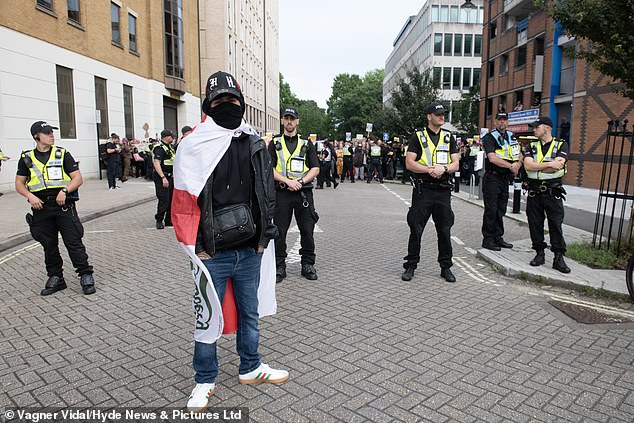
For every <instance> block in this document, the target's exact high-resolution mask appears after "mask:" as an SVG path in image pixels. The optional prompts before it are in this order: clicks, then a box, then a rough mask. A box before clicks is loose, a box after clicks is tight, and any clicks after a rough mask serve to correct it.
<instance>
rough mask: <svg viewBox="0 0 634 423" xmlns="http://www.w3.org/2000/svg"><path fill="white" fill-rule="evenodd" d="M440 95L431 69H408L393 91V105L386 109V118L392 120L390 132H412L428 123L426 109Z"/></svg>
mask: <svg viewBox="0 0 634 423" xmlns="http://www.w3.org/2000/svg"><path fill="white" fill-rule="evenodd" d="M438 97H439V90H438V88H437V85H436V84H434V82H433V78H432V72H431V69H427V70H425V71H424V72H422V73H421V72H420V71H419V70H418V68H413V69H408V70H407V72H406V76H405V78H402V79H400V80H399V81H398V83H397V87H396V89H395V90H394V92H393V93H392V98H391V101H390V103H391V106H390V107H388V108H387V109H386V110H385V111H384V119H385V120H386V121H388V122H390V124H389V127H388V130H389V132H391V133H395V134H411V133H412V132H413V131H414V129H415V128H420V127H422V126H424V125H426V124H427V116H426V115H425V109H427V106H429V104H431V103H432V102H434V101H437V100H438Z"/></svg>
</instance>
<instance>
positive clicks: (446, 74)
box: [442, 68, 451, 90]
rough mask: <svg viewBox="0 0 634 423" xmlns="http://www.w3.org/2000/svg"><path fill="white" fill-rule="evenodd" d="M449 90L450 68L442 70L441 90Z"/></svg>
mask: <svg viewBox="0 0 634 423" xmlns="http://www.w3.org/2000/svg"><path fill="white" fill-rule="evenodd" d="M450 88H451V68H443V69H442V89H443V90H448V89H450Z"/></svg>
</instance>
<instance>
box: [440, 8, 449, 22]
mask: <svg viewBox="0 0 634 423" xmlns="http://www.w3.org/2000/svg"><path fill="white" fill-rule="evenodd" d="M440 22H449V6H440Z"/></svg>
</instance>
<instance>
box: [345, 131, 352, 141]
mask: <svg viewBox="0 0 634 423" xmlns="http://www.w3.org/2000/svg"><path fill="white" fill-rule="evenodd" d="M346 141H352V132H346Z"/></svg>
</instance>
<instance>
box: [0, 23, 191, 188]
mask: <svg viewBox="0 0 634 423" xmlns="http://www.w3.org/2000/svg"><path fill="white" fill-rule="evenodd" d="M0 57H2V60H0V148H1V149H2V151H3V152H4V153H5V154H6V155H8V156H10V157H11V160H10V161H6V162H4V163H3V165H2V170H1V171H0V192H6V191H12V190H13V189H14V188H13V181H14V179H15V170H16V167H17V159H18V157H19V155H20V152H21V151H23V150H28V149H31V148H33V147H34V142H33V139H32V138H31V133H30V131H29V130H30V128H31V124H32V123H33V122H35V121H37V120H44V121H47V122H48V123H50V124H51V125H53V126H59V113H58V108H57V80H56V70H55V66H56V65H60V66H64V67H67V68H70V69H73V88H74V101H75V127H76V130H77V138H76V139H59V137H60V134H59V131H56V132H55V136H56V144H57V145H60V146H62V147H65V148H67V149H68V150H69V151H70V152H71V154H72V155H73V157H75V159H76V160H79V161H81V171H82V174H83V175H84V177H88V178H90V177H97V176H98V174H99V173H98V167H97V166H98V159H97V126H96V118H95V80H94V77H95V76H98V77H100V78H104V79H106V80H107V81H108V82H107V91H108V123H109V128H108V132H109V133H112V132H116V133H117V134H119V135H121V136H124V134H125V122H124V115H123V85H124V84H125V85H129V86H131V87H132V97H133V110H134V135H135V137H136V138H138V139H144V138H145V131H144V130H143V125H144V124H145V123H147V124H148V126H149V127H150V128H149V130H148V132H149V135H150V136H152V137H154V134H155V133H160V132H161V131H162V130H163V96H169V94H170V93H169V91H168V90H166V89H165V85H164V84H163V83H161V82H159V81H155V80H151V79H146V78H142V77H140V76H138V75H135V74H132V73H129V72H126V71H123V70H121V69H118V68H116V67H114V66H110V65H107V64H104V63H101V62H98V61H96V60H93V59H90V58H88V57H85V56H81V55H79V54H76V53H74V52H71V51H68V50H65V49H63V48H61V47H57V46H54V45H52V44H49V43H45V42H42V41H41V40H38V39H35V38H32V37H29V36H27V35H24V34H21V33H19V32H16V31H12V30H10V29H7V28H5V27H0ZM181 100H183V102H182V103H180V104H179V110H178V120H179V121H178V123H179V125H180V126H181V127H182V126H184V125H190V126H193V125H194V124H196V123H198V122H199V121H200V116H201V114H200V99H199V98H198V97H195V96H193V95H192V94H190V93H186V94H185V95H183V96H181Z"/></svg>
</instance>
